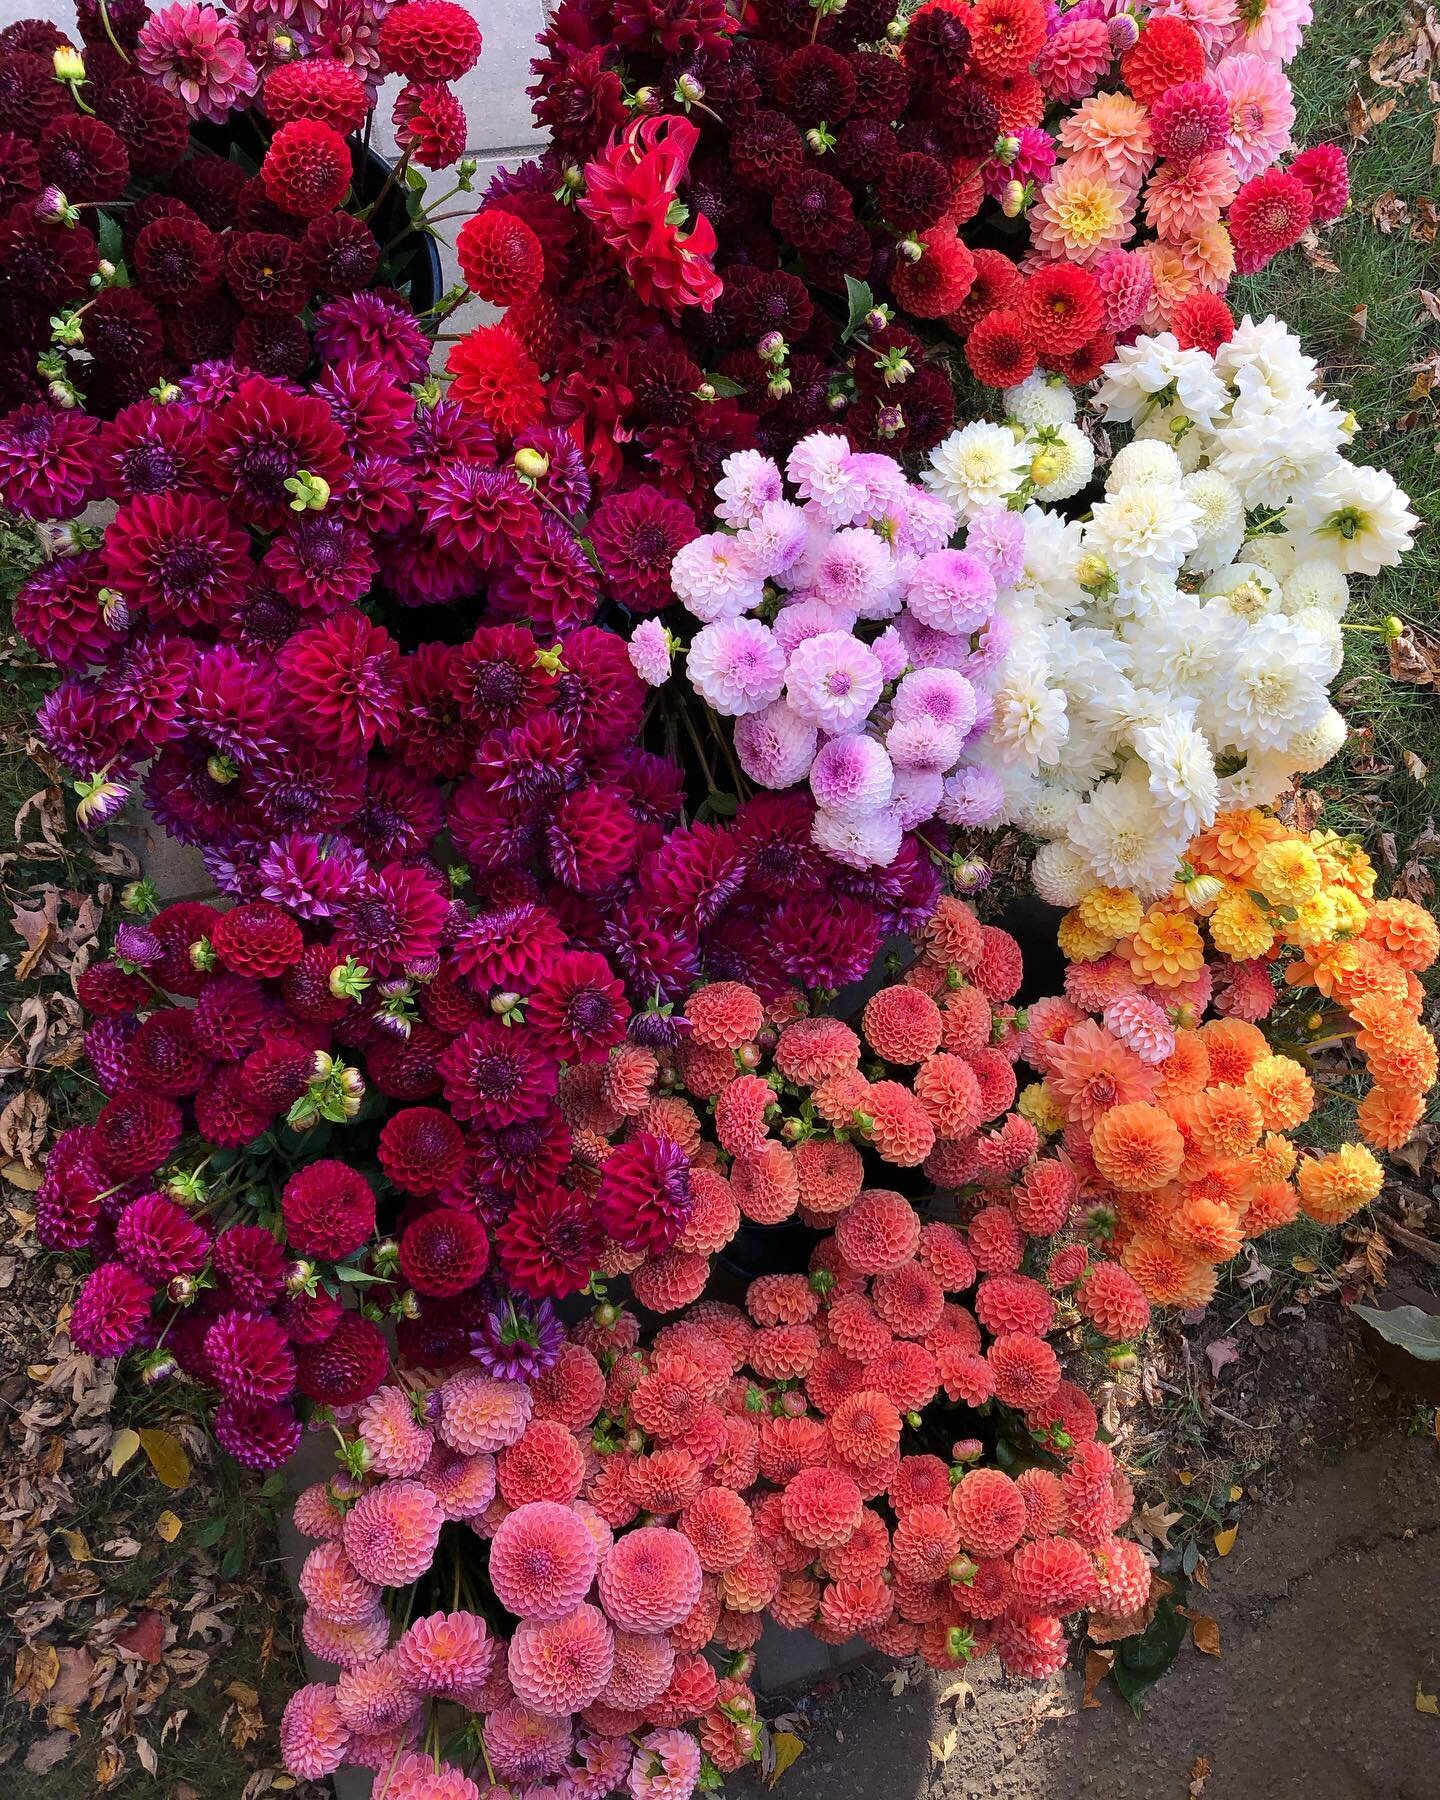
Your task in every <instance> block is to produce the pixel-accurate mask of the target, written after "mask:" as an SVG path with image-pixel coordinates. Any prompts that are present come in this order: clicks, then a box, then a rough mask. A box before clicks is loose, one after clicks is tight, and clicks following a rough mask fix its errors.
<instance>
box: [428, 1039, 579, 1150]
mask: <svg viewBox="0 0 1440 1800" xmlns="http://www.w3.org/2000/svg"><path fill="white" fill-rule="evenodd" d="M439 1068H440V1074H441V1078H442V1080H443V1082H444V1084H445V1098H446V1099H447V1100H448V1101H449V1102H450V1106H451V1110H452V1111H453V1112H454V1114H455V1116H456V1118H457V1119H460V1120H462V1121H466V1122H468V1121H473V1122H474V1123H475V1124H477V1125H480V1126H484V1127H489V1128H496V1127H499V1126H502V1125H512V1124H514V1123H515V1122H516V1120H518V1119H536V1118H539V1117H540V1116H541V1115H542V1114H543V1113H544V1112H545V1111H546V1109H547V1107H548V1105H549V1103H550V1101H551V1100H552V1099H553V1098H554V1096H555V1092H556V1088H557V1085H558V1080H559V1067H558V1064H557V1063H556V1061H555V1060H554V1059H553V1058H552V1057H551V1056H549V1055H546V1054H544V1053H543V1052H542V1051H541V1049H540V1048H539V1046H538V1045H537V1044H536V1043H534V1042H533V1041H532V1039H531V1037H530V1035H529V1034H528V1033H525V1032H520V1031H511V1030H508V1029H507V1028H506V1026H504V1025H503V1024H502V1023H501V1022H500V1020H499V1019H496V1018H485V1019H480V1020H478V1021H477V1022H476V1023H475V1024H474V1025H470V1026H468V1027H467V1028H466V1030H465V1031H464V1032H463V1033H462V1034H461V1036H459V1037H458V1038H456V1039H455V1040H454V1042H453V1043H452V1044H451V1045H450V1046H449V1047H448V1049H446V1051H445V1053H444V1054H443V1055H442V1056H441V1058H440V1062H439Z"/></svg>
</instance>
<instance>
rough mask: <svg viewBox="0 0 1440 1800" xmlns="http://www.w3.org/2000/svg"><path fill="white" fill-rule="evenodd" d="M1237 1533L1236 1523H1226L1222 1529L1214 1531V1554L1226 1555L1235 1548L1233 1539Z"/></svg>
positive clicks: (1237, 1535) (1238, 1533) (1238, 1532)
mask: <svg viewBox="0 0 1440 1800" xmlns="http://www.w3.org/2000/svg"><path fill="white" fill-rule="evenodd" d="M1239 1535H1240V1527H1239V1526H1238V1525H1227V1526H1226V1527H1225V1529H1224V1530H1223V1531H1217V1532H1216V1533H1215V1554H1216V1555H1217V1556H1228V1555H1229V1554H1230V1552H1231V1551H1232V1550H1233V1549H1234V1548H1235V1540H1236V1538H1237V1537H1239Z"/></svg>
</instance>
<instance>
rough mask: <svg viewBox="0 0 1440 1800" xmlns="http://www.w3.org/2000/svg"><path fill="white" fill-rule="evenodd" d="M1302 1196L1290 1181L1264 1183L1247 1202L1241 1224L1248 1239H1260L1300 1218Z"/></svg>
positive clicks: (1241, 1216)
mask: <svg viewBox="0 0 1440 1800" xmlns="http://www.w3.org/2000/svg"><path fill="white" fill-rule="evenodd" d="M1299 1214H1300V1196H1299V1195H1298V1194H1297V1193H1296V1192H1295V1189H1294V1187H1293V1186H1292V1185H1291V1183H1290V1182H1288V1181H1266V1182H1263V1183H1262V1184H1261V1185H1260V1186H1259V1187H1257V1188H1256V1189H1255V1191H1254V1192H1253V1193H1252V1194H1251V1196H1250V1198H1249V1199H1248V1200H1247V1201H1246V1202H1245V1210H1244V1212H1243V1213H1242V1214H1241V1215H1240V1223H1241V1225H1242V1226H1243V1227H1244V1229H1245V1235H1246V1237H1260V1236H1262V1235H1263V1234H1264V1233H1265V1232H1267V1231H1274V1230H1276V1229H1277V1227H1279V1226H1281V1225H1289V1224H1290V1223H1291V1221H1292V1220H1294V1219H1296V1218H1298V1217H1299Z"/></svg>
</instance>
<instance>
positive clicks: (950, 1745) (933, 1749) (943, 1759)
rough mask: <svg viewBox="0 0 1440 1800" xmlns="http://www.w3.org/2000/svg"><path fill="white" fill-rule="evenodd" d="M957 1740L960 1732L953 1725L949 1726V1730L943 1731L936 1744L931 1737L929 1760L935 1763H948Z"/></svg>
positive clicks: (953, 1752)
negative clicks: (943, 1733) (942, 1735)
mask: <svg viewBox="0 0 1440 1800" xmlns="http://www.w3.org/2000/svg"><path fill="white" fill-rule="evenodd" d="M959 1741H960V1733H959V1732H958V1731H956V1729H955V1728H954V1726H953V1725H952V1726H951V1728H950V1729H949V1731H947V1732H946V1733H945V1735H944V1737H943V1738H941V1740H940V1742H939V1743H938V1744H937V1743H936V1742H935V1740H934V1739H933V1738H932V1739H931V1740H930V1759H931V1761H932V1762H937V1763H948V1762H949V1760H950V1758H951V1757H952V1756H953V1755H954V1754H955V1746H956V1744H958V1743H959Z"/></svg>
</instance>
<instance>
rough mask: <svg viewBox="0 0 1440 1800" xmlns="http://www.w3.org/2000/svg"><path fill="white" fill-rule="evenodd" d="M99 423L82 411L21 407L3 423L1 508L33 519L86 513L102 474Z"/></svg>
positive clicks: (0, 422) (0, 438) (0, 426)
mask: <svg viewBox="0 0 1440 1800" xmlns="http://www.w3.org/2000/svg"><path fill="white" fill-rule="evenodd" d="M98 432H99V423H98V421H97V420H95V419H92V418H90V417H89V416H88V415H87V414H85V413H83V412H78V411H61V410H60V409H59V408H57V407H53V406H44V405H38V404H37V405H30V406H17V407H16V408H15V410H14V411H13V412H10V413H6V415H5V416H4V418H3V419H0V505H4V506H6V507H8V508H9V509H10V510H11V511H12V512H17V513H19V514H20V515H21V516H22V517H23V518H27V519H38V520H45V519H66V518H70V517H71V516H72V515H73V514H75V513H78V512H80V511H81V510H82V509H83V507H84V505H85V502H86V501H87V500H88V499H89V497H90V495H91V492H92V491H93V488H94V485H95V479H96V473H97V467H96V453H97V448H98V443H97V438H98Z"/></svg>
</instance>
